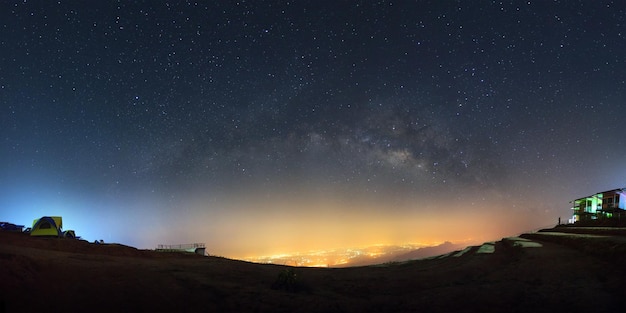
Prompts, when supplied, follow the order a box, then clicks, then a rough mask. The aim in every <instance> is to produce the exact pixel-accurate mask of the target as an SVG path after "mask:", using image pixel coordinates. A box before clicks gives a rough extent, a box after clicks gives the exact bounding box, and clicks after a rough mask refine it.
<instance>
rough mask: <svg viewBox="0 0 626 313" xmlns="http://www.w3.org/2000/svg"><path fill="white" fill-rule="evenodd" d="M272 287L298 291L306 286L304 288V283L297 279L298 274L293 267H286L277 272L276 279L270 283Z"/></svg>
mask: <svg viewBox="0 0 626 313" xmlns="http://www.w3.org/2000/svg"><path fill="white" fill-rule="evenodd" d="M272 289H278V290H286V291H289V292H299V291H303V290H305V289H306V288H304V285H303V284H302V283H301V282H300V281H298V275H297V274H296V272H295V271H294V270H293V268H287V269H284V270H282V271H281V272H280V273H278V277H276V281H274V283H273V284H272Z"/></svg>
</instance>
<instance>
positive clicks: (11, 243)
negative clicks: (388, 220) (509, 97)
mask: <svg viewBox="0 0 626 313" xmlns="http://www.w3.org/2000/svg"><path fill="white" fill-rule="evenodd" d="M558 230H559V229H553V230H550V231H546V232H537V233H532V234H524V235H521V236H520V237H515V238H505V239H502V240H500V241H497V242H493V243H486V244H484V245H483V246H480V247H468V248H466V249H464V250H461V251H455V252H452V253H449V254H447V255H443V256H441V257H438V258H430V259H424V260H417V261H406V262H394V263H386V264H382V265H378V266H366V267H352V268H341V269H337V268H293V267H285V266H278V265H267V264H254V263H248V262H243V261H236V260H229V259H225V258H217V257H202V256H197V255H192V254H177V253H157V252H154V251H147V250H137V249H135V248H132V247H128V246H123V245H107V244H105V245H95V244H90V243H87V242H84V241H77V240H70V239H52V238H31V237H29V236H26V235H23V234H20V233H17V234H15V233H0V281H1V282H2V284H1V285H0V311H2V312H41V311H46V310H47V311H59V312H60V311H63V312H85V311H92V312H111V311H133V312H173V311H176V312H198V311H205V312H241V311H244V312H295V311H298V312H407V311H409V312H418V311H419V312H450V311H454V312H502V311H507V312H560V311H567V312H591V311H593V312H616V311H623V309H625V308H626V303H625V302H624V301H623V299H624V298H625V297H626V279H625V278H626V270H625V269H624V266H623V264H624V261H626V237H624V236H623V235H622V234H619V233H618V234H616V233H615V232H611V235H605V234H603V233H602V231H601V230H598V231H595V233H594V234H592V235H588V234H585V235H581V234H580V232H579V233H575V232H574V233H570V234H567V233H564V232H558ZM569 231H573V230H572V229H570V230H569Z"/></svg>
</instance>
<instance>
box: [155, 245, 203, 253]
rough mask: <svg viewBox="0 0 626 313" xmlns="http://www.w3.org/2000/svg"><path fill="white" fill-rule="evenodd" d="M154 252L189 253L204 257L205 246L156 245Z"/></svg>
mask: <svg viewBox="0 0 626 313" xmlns="http://www.w3.org/2000/svg"><path fill="white" fill-rule="evenodd" d="M155 251H158V252H189V253H195V254H199V255H205V253H206V246H205V245H204V243H187V244H178V245H158V246H157V248H156V249H155Z"/></svg>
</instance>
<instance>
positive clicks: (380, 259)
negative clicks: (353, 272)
mask: <svg viewBox="0 0 626 313" xmlns="http://www.w3.org/2000/svg"><path fill="white" fill-rule="evenodd" d="M465 246H466V245H465V244H454V243H451V242H449V241H446V242H444V243H442V244H440V245H437V246H432V247H423V248H418V249H415V250H411V251H409V252H406V250H402V249H400V250H394V249H388V250H387V251H386V252H385V253H383V254H381V255H379V256H369V255H361V256H358V257H354V258H352V259H350V261H349V262H348V263H346V264H342V265H341V267H347V266H365V265H373V264H382V263H389V262H402V261H408V260H416V259H423V258H428V257H432V256H437V255H442V254H446V253H449V252H452V251H455V250H460V249H463V248H465Z"/></svg>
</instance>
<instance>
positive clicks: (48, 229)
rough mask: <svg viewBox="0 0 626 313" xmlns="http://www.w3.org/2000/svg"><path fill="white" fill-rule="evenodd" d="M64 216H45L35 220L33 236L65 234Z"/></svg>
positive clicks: (32, 230) (31, 233)
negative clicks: (63, 229)
mask: <svg viewBox="0 0 626 313" xmlns="http://www.w3.org/2000/svg"><path fill="white" fill-rule="evenodd" d="M62 228H63V218H62V217H60V216H44V217H42V218H40V219H36V220H34V221H33V227H32V229H31V230H30V235H31V236H55V237H61V236H62V235H63V231H62V230H61V229H62Z"/></svg>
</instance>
